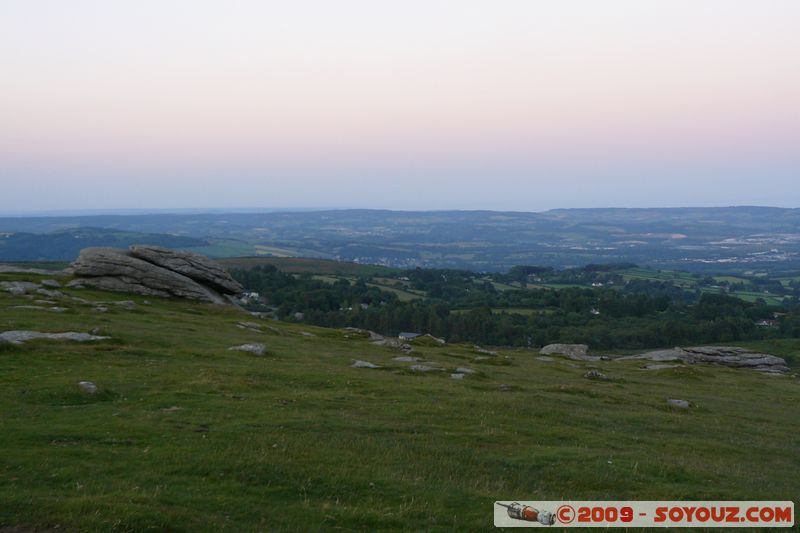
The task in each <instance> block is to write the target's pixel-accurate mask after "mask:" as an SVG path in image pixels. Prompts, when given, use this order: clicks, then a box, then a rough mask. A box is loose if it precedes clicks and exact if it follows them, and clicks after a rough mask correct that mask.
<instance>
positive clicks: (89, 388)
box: [78, 381, 97, 394]
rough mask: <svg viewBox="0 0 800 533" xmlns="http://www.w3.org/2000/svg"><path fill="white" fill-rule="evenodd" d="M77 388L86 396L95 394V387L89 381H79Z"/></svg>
mask: <svg viewBox="0 0 800 533" xmlns="http://www.w3.org/2000/svg"><path fill="white" fill-rule="evenodd" d="M78 386H79V387H80V388H81V389H82V390H83V391H84V392H85V393H86V394H95V393H96V392H97V385H95V384H94V383H92V382H91V381H79V382H78Z"/></svg>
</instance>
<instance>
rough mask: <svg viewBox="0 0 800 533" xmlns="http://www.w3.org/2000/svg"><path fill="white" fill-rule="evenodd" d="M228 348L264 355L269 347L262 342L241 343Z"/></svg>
mask: <svg viewBox="0 0 800 533" xmlns="http://www.w3.org/2000/svg"><path fill="white" fill-rule="evenodd" d="M228 350H233V351H238V352H249V353H252V354H254V355H264V353H265V352H266V351H267V347H266V346H264V345H263V344H260V343H249V344H240V345H239V346H231V347H230V348H228Z"/></svg>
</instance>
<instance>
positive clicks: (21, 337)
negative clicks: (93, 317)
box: [0, 331, 111, 344]
mask: <svg viewBox="0 0 800 533" xmlns="http://www.w3.org/2000/svg"><path fill="white" fill-rule="evenodd" d="M110 338H111V337H104V336H99V335H90V334H88V333H76V332H74V331H67V332H64V333H42V332H40V331H4V332H2V333H0V339H2V340H4V341H6V342H10V343H12V344H22V343H23V342H27V341H29V340H33V339H51V340H68V341H75V342H88V341H100V340H105V339H110Z"/></svg>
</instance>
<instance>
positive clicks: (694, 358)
mask: <svg viewBox="0 0 800 533" xmlns="http://www.w3.org/2000/svg"><path fill="white" fill-rule="evenodd" d="M627 359H644V360H648V361H662V362H663V361H683V362H684V363H687V364H695V363H710V364H715V365H722V366H727V367H731V368H749V369H752V370H758V371H760V372H766V373H774V374H784V373H787V372H789V371H790V369H789V367H788V366H787V365H786V361H785V360H784V359H782V358H780V357H776V356H774V355H769V354H765V353H759V352H753V351H751V350H748V349H746V348H739V347H736V346H692V347H688V348H677V347H676V348H673V349H672V350H657V351H653V352H646V353H643V354H639V355H629V356H626V357H619V358H618V359H617V360H618V361H621V360H627Z"/></svg>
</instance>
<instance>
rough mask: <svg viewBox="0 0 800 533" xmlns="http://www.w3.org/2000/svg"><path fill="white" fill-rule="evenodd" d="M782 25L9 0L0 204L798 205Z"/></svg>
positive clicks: (681, 9) (793, 116)
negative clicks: (755, 188) (513, 192)
mask: <svg viewBox="0 0 800 533" xmlns="http://www.w3.org/2000/svg"><path fill="white" fill-rule="evenodd" d="M799 27H800V3H798V2H796V1H794V0H785V1H782V0H771V1H770V0H768V1H763V2H756V1H737V0H728V1H719V0H713V1H712V0H707V1H704V0H699V1H697V0H695V1H685V0H672V1H670V2H664V1H647V0H636V1H633V0H629V1H609V2H596V1H578V0H576V1H567V2H531V1H507V2H490V1H447V2H445V1H430V0H429V1H406V2H375V1H371V2H370V1H354V0H342V1H339V2H323V1H309V0H305V1H302V0H301V1H297V2H257V1H243V0H240V1H230V2H223V1H210V0H195V1H152V0H144V1H137V2H133V1H89V0H71V1H70V2H62V1H57V0H6V1H4V2H2V3H0V64H2V65H3V69H2V71H0V183H2V188H3V191H4V192H3V194H2V195H1V196H0V211H14V210H31V211H32V210H38V209H70V208H74V209H86V208H116V207H154V208H155V207H200V206H208V207H212V206H213V207H234V206H236V207H247V206H249V207H255V206H265V207H267V206H269V207H281V206H305V207H314V206H324V207H396V208H425V209H428V208H490V209H521V210H539V209H547V208H554V207H588V206H608V205H621V206H648V205H726V204H770V205H785V206H798V205H800V192H798V187H796V186H795V183H796V182H798V181H800V179H799V178H800V176H798V174H799V172H798V171H799V170H800V31H798V30H797V29H798V28H799ZM754 183H757V184H758V188H757V190H754V187H753V184H754ZM509 190H513V191H515V194H513V195H509V194H508V191H509ZM404 191H414V194H413V195H412V194H408V192H405V193H404ZM687 191H691V194H687Z"/></svg>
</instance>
